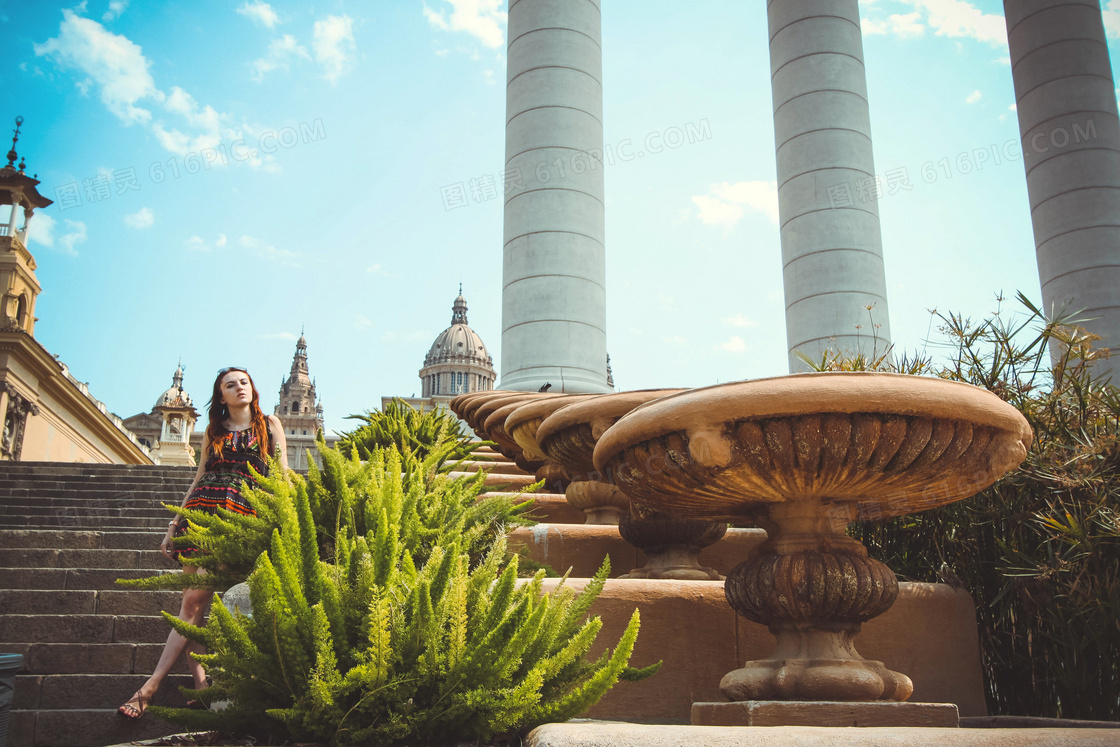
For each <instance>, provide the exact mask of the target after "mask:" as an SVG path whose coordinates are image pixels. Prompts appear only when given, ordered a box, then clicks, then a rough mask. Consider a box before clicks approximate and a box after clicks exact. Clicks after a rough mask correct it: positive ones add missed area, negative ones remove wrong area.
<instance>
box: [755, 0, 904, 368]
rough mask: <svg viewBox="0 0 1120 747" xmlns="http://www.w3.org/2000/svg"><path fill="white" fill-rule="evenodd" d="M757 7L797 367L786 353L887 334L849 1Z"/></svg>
mask: <svg viewBox="0 0 1120 747" xmlns="http://www.w3.org/2000/svg"><path fill="white" fill-rule="evenodd" d="M766 15H767V19H768V24H769V28H770V76H771V86H772V92H773V99H774V144H775V148H776V154H777V161H778V215H779V225H780V226H781V229H780V230H781V241H782V266H783V270H782V273H783V278H784V281H785V283H784V284H785V301H786V342H787V345H788V349H789V366H790V371H793V372H796V371H802V370H804V369H805V365H804V363H803V362H802V361H801V360H800V359H799V358H798V357H797V353H798V352H801V353H804V354H805V355H807V356H809V357H810V358H816V359H819V358H820V356H821V352H822V351H823V350H825V349H830V350H834V351H837V352H841V353H844V354H847V355H852V354H855V353H862V354H863V355H864V356H868V357H872V356H877V355H881V354H883V353H885V352H886V350H887V349H888V348H889V347H890V342H891V333H890V319H889V316H888V314H887V290H886V275H885V272H884V269H883V240H882V236H881V234H880V228H879V204H878V196H879V189H880V187H879V183H878V181H877V177H876V175H875V163H874V160H873V159H872V155H871V118H870V113H869V110H868V103H867V77H866V74H865V73H864V67H863V34H862V32H861V30H860V22H859V6H858V3H857V2H856V0H817V1H816V2H811V3H810V2H803V0H770V1H769V2H768V4H767V10H766ZM868 307H871V309H870V310H869V309H868ZM876 325H878V326H876ZM857 327H858V328H857Z"/></svg>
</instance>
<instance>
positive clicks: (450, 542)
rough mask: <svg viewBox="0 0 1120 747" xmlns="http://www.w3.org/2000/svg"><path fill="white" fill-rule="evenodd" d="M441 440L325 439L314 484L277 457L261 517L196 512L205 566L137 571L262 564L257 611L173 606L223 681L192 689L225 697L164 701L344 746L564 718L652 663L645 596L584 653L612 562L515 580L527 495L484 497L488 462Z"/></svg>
mask: <svg viewBox="0 0 1120 747" xmlns="http://www.w3.org/2000/svg"><path fill="white" fill-rule="evenodd" d="M441 438H442V439H443V441H444V442H443V443H437V444H436V445H435V449H434V450H433V451H432V452H430V453H429V454H428V455H427V456H426V457H425V458H423V459H421V458H419V457H418V456H417V455H416V454H415V453H413V452H411V451H406V452H405V453H401V452H400V451H398V450H397V449H396V448H387V449H381V448H375V449H374V450H373V451H372V452H370V453H369V454H368V456H369V458H368V460H367V461H364V462H363V461H360V460H359V459H358V454H357V452H356V451H354V452H351V456H350V457H349V458H347V457H345V456H343V455H342V454H341V453H340V452H339V451H338V450H333V449H326V448H325V447H323V446H321V447H320V453H321V454H322V457H323V469H322V471H319V470H316V469H314V468H313V469H312V470H311V471H310V472H309V475H308V479H307V480H306V481H305V480H303V479H302V478H301V477H300V476H298V475H295V474H292V473H289V474H288V475H286V476H283V475H281V474H280V470H278V469H277V470H274V471H272V473H271V475H272V476H270V477H267V478H261V480H260V485H259V487H258V488H257V489H254V490H251V491H247V493H246V495H247V497H248V499H249V501H250V502H251V503H252V505H253V506H254V508H255V509H256V510H257V516H256V517H243V516H239V515H232V514H225V513H223V514H222V515H219V516H210V515H208V514H194V513H191V514H189V518H190V521H191V529H190V532H188V539H189V540H190V541H192V542H193V543H194V544H196V545H197V546H199V547H201V548H203V549H205V550H207V552H208V553H210V554H209V555H208V556H206V557H204V558H201V559H199V561H198V563H199V564H200V565H203V566H205V567H206V568H207V569H208V571H209V572H208V573H207V574H205V575H203V576H202V577H201V578H192V577H189V576H186V574H175V575H172V576H164V577H157V578H152V579H144V580H142V581H141V582H138V583H139V584H140V585H160V584H163V585H168V586H169V587H170V588H181V587H182V586H184V585H186V584H189V583H195V584H198V585H201V586H206V585H213V584H214V581H213V579H221V584H218V585H217V587H219V588H220V586H222V585H228V582H230V581H234V580H239V579H238V577H239V574H241V572H242V569H243V568H244V567H245V566H246V565H249V566H250V570H251V573H249V574H248V585H249V594H250V600H251V603H252V615H251V616H246V615H243V614H240V612H238V613H230V612H229V611H227V610H226V609H225V608H224V607H223V606H222V604H221V603H220V601H218V600H217V597H215V603H214V604H213V607H212V609H211V613H210V618H209V621H208V623H207V624H206V626H205V627H195V626H191V625H189V624H186V623H183V622H181V621H179V620H178V619H177V618H175V617H174V616H172V615H169V614H165V617H166V618H167V620H168V622H169V623H170V624H171V625H172V626H173V627H174V628H175V629H176V630H178V631H179V632H181V633H182V634H183V635H184V636H186V637H188V638H190V639H192V640H195V641H198V642H200V643H202V644H203V645H205V646H206V647H207V649H208V652H209V653H207V654H203V655H198V656H197V658H198V659H199V660H200V661H201V662H202V663H203V665H204V666H205V667H206V669H207V671H208V673H209V674H210V676H211V677H212V680H213V686H212V687H211V688H209V689H207V690H206V691H203V692H195V691H187V690H184V692H185V693H186V694H187V695H188V696H189V697H198V698H205V699H206V700H207V702H213V701H215V700H226V701H228V702H229V705H228V707H227V708H225V709H224V710H215V711H195V710H190V709H175V708H153V709H152V711H153V713H156V714H158V715H160V716H163V717H165V718H168V719H169V720H172V721H174V722H177V723H180V724H182V725H183V726H185V727H187V728H190V729H194V730H215V731H222V732H231V733H236V734H248V735H253V736H255V737H258V738H261V739H276V740H280V739H292V740H301V741H306V740H315V741H321V742H327V743H330V744H332V745H349V744H391V743H394V742H398V741H402V740H422V741H424V742H440V741H448V740H464V739H471V740H474V739H487V738H489V737H491V736H493V735H495V734H500V733H504V732H509V731H512V730H518V729H524V728H528V727H532V726H534V725H537V724H540V723H544V722H548V721H556V720H566V719H568V718H571V717H573V716H575V715H578V714H579V713H581V712H582V711H584V710H586V709H587V708H588V707H590V706H591V705H592V704H594V703H595V702H596V701H597V700H598V699H599V698H600V697H602V695H603V694H604V693H605V692H606V691H607V690H608V689H610V688H611V687H612V686H613V685H614V684H615V682H617V680H618V679H619V678H620V677H625V678H627V679H642V678H644V677H647V676H649V675H651V674H653V672H654V671H656V669H657V666H658V665H654V666H653V667H649V668H647V669H645V670H635V669H631V668H630V667H629V666H628V662H629V658H630V654H631V652H632V651H633V647H634V642H635V640H636V638H637V634H638V625H639V618H638V612H637V610H635V611H634V615H633V617H632V618H631V620H630V623H629V625H628V626H627V628H626V630H625V632H624V633H623V635H622V637H621V639H620V640H619V642H618V644H617V645H616V646H615V648H614V650H613V652H609V653H605V654H603V655H602V656H600V657H599V658H597V659H595V660H587V659H586V658H585V656H586V654H587V653H588V651H590V650H591V648H592V646H593V645H594V642H595V639H596V636H597V634H598V632H599V630H600V628H601V626H602V622H601V621H600V619H599V618H598V617H590V618H589V617H588V616H587V611H588V608H589V607H590V605H591V603H592V602H593V601H594V599H595V598H596V596H597V595H598V594H599V592H600V591H601V590H602V588H603V584H604V582H605V580H606V578H607V576H608V575H609V565H607V564H604V566H603V568H602V569H601V570H600V571H599V574H598V575H597V576H596V577H595V578H594V579H593V580H592V581H591V582H590V583H589V584H588V585H587V586H586V587H585V589H584V590H583V591H582V592H581V593H579V594H577V593H575V592H574V591H572V590H571V589H570V588H569V587H567V586H565V585H564V583H563V581H561V583H560V586H559V587H558V588H557V589H556V590H554V591H552V592H550V593H542V587H543V583H544V572H543V571H539V572H537V573H536V574H535V575H534V576H533V577H532V578H530V579H519V578H518V568H519V564H518V558H517V556H510V555H509V554H508V553H507V552H506V539H505V538H506V533H507V532H508V529H509V527H510V526H512V525H515V524H517V523H527V521H526V520H525V519H524V518H523V512H524V510H525V508H526V504H519V503H517V502H516V501H515V499H513V498H510V497H500V496H499V497H492V498H483V499H480V498H479V495H480V492H481V491H482V479H483V476H482V475H478V476H474V477H471V478H462V477H458V478H454V479H453V478H451V477H449V476H448V475H447V474H445V473H442V472H440V471H439V465H441V464H442V463H443V461H444V460H445V458H446V456H447V453H449V452H448V449H449V448H450V447H452V446H453V444H451V443H448V442H447V439H446V437H441ZM258 547H260V548H262V550H261V551H259V552H258V550H257V548H258ZM254 553H256V555H254Z"/></svg>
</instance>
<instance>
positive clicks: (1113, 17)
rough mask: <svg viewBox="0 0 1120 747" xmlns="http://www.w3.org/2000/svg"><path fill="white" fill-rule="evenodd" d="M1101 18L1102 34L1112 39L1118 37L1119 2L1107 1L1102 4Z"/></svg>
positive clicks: (1119, 27)
mask: <svg viewBox="0 0 1120 747" xmlns="http://www.w3.org/2000/svg"><path fill="white" fill-rule="evenodd" d="M1101 16H1102V17H1103V18H1104V33H1105V35H1106V36H1110V37H1112V38H1113V39H1116V38H1117V37H1120V0H1108V3H1107V4H1102V7H1101Z"/></svg>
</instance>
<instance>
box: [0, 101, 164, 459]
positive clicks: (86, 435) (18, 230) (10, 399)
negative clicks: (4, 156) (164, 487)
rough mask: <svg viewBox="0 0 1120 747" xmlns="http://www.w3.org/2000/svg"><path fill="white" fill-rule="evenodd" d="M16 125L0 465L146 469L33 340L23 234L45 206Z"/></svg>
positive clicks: (1, 252)
mask: <svg viewBox="0 0 1120 747" xmlns="http://www.w3.org/2000/svg"><path fill="white" fill-rule="evenodd" d="M22 124H23V118H22V117H17V118H16V129H15V137H13V138H12V149H11V150H10V151H8V164H7V165H6V166H4V167H3V168H0V211H2V210H3V209H4V208H8V209H9V210H10V212H8V213H6V214H0V220H3V221H4V222H3V223H0V420H2V422H3V432H2V435H0V460H17V461H45V462H99V463H116V464H151V463H152V459H151V457H150V456H149V455H148V452H147V449H146V448H144V447H143V446H142V445H141V444H140V442H139V441H138V440H137V438H136V436H135V435H134V434H133V433H132V432H131V431H129V430H128V429H126V428H125V427H124V424H123V422H122V421H121V419H120V418H118V417H117V416H116V415H114V414H113V413H111V412H109V410H108V409H107V408H106V407H105V404H104V403H103V402H101V401H100V400H98V399H97V398H96V397H94V396H93V395H91V394H90V392H89V387H88V386H87V385H86V384H84V383H82V382H80V381H78V380H77V379H75V378H74V377H73V376H72V375H71V374H70V371H69V369H68V368H67V367H66V365H65V364H64V363H62V362H61V361H59V360H58V359H57V358H56V357H55V356H53V355H51V354H50V352H48V351H47V349H46V348H44V347H43V346H42V345H41V344H40V343H39V342H38V341H37V340H36V339H35V301H36V299H37V297H38V295H39V291H40V290H41V287H40V285H39V281H38V279H37V278H36V277H35V267H36V264H35V257H34V256H32V254H31V252H30V251H28V248H27V234H28V226H29V225H30V224H31V218H32V216H33V215H34V214H35V211H36V210H41V209H43V208H45V207H47V206H49V205H50V204H51V203H52V201H51V200H49V199H47V198H46V197H43V196H42V195H41V194H39V191H38V189H37V187H38V185H39V181H38V180H37V179H35V178H33V177H30V176H28V175H27V174H26V173H25V172H26V168H27V166H26V163H25V161H24V160H23V159H19V156H18V154H17V153H16V143H17V141H18V140H19V129H20V126H21V125H22ZM17 159H19V166H18V167H17V166H16V160H17ZM21 216H22V218H23V225H22V226H20V225H19V220H20V217H21Z"/></svg>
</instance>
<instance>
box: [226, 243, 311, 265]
mask: <svg viewBox="0 0 1120 747" xmlns="http://www.w3.org/2000/svg"><path fill="white" fill-rule="evenodd" d="M238 243H240V244H241V246H243V247H244V248H246V249H249V250H251V251H253V252H255V253H256V255H257V256H258V257H260V258H261V259H263V260H266V261H268V262H278V263H280V264H282V265H287V266H289V267H299V265H298V264H296V262H295V259H296V257H298V256H299V255H298V254H296V253H295V252H293V251H291V250H289V249H277V248H276V247H274V246H273V245H272V244H269V243H267V242H265V241H262V240H261V239H258V238H255V237H253V236H242V237H241V239H240V241H239V242H238Z"/></svg>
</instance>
